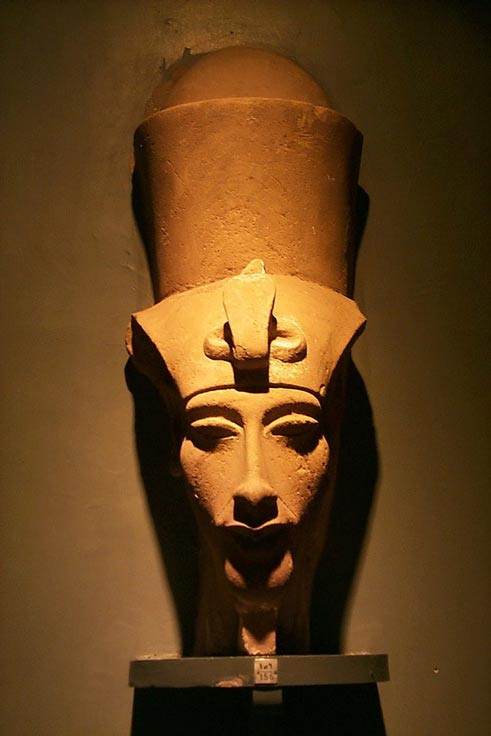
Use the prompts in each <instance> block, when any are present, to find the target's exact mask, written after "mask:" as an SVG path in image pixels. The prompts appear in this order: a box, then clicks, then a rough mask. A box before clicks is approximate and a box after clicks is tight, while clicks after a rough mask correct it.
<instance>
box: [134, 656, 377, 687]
mask: <svg viewBox="0 0 491 736" xmlns="http://www.w3.org/2000/svg"><path fill="white" fill-rule="evenodd" d="M388 679H389V668H388V657H387V655H386V654H301V655H291V656H290V655H278V656H268V657H252V656H250V657H183V658H180V659H179V658H164V659H161V658H157V657H153V656H149V657H144V658H142V659H136V660H134V661H133V662H131V663H130V685H131V686H132V687H136V688H145V687H165V688H172V687H179V688H188V687H248V688H265V687H266V688H271V687H272V688H281V687H299V686H303V685H354V684H361V683H368V682H385V681H387V680H388Z"/></svg>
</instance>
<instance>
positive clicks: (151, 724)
mask: <svg viewBox="0 0 491 736" xmlns="http://www.w3.org/2000/svg"><path fill="white" fill-rule="evenodd" d="M388 679H389V671H388V658H387V655H385V654H347V655H292V656H286V655H282V656H268V657H252V656H250V657H187V658H182V659H171V658H167V659H162V658H157V657H145V658H142V659H138V660H135V661H133V662H131V665H130V685H131V686H132V687H134V688H135V698H134V708H133V725H132V730H131V736H154V735H155V736H157V735H160V734H165V733H172V734H176V735H179V736H188V735H189V736H190V735H191V734H198V735H201V734H204V735H206V734H217V733H219V734H231V735H233V736H259V735H261V734H268V735H269V734H271V735H274V734H298V733H302V734H306V735H309V736H310V735H311V736H314V734H316V736H317V734H337V733H342V734H343V735H346V736H349V735H350V734H353V735H355V734H356V735H357V736H359V734H362V733H370V734H371V735H372V734H373V736H384V735H385V728H384V723H383V716H382V711H381V708H380V701H379V697H378V691H377V685H376V683H378V682H385V681H387V680H388Z"/></svg>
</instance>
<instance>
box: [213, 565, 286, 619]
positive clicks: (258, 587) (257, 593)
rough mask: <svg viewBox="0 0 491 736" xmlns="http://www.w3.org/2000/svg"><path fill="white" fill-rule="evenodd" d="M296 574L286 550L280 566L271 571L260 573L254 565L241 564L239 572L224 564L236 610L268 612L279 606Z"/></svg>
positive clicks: (258, 566) (261, 571) (258, 568)
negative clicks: (293, 575)
mask: <svg viewBox="0 0 491 736" xmlns="http://www.w3.org/2000/svg"><path fill="white" fill-rule="evenodd" d="M292 572H293V558H292V554H291V552H290V550H286V551H285V552H284V554H283V555H282V557H281V559H280V560H279V562H278V564H276V565H275V566H274V567H272V568H270V569H264V568H263V569H261V566H260V565H258V564H257V562H256V561H255V563H254V564H251V565H245V564H242V565H241V566H240V568H239V567H238V566H236V565H234V564H233V562H231V560H230V559H226V560H225V576H226V578H227V581H228V583H229V585H230V586H231V588H232V590H231V592H232V595H233V596H234V597H235V598H236V600H237V610H238V611H239V612H240V611H241V610H242V609H246V610H266V609H269V608H271V607H272V606H277V605H278V604H279V602H280V601H281V598H282V596H283V593H284V589H285V587H286V586H287V584H288V582H289V580H290V578H291V575H292Z"/></svg>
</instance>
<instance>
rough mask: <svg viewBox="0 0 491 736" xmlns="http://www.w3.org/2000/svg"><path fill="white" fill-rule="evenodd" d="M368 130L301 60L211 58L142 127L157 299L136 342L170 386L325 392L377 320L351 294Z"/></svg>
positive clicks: (139, 143) (244, 52)
mask: <svg viewBox="0 0 491 736" xmlns="http://www.w3.org/2000/svg"><path fill="white" fill-rule="evenodd" d="M361 142H362V137H361V134H360V133H359V132H358V131H357V129H356V128H355V126H354V125H353V124H352V123H351V122H350V121H349V120H347V119H346V118H345V117H343V116H342V115H340V114H339V113H337V112H335V111H333V110H331V109H330V108H329V107H328V104H327V100H326V98H325V96H324V93H323V92H322V90H321V89H320V88H319V87H318V85H317V84H316V83H315V82H314V81H313V80H312V78H311V77H310V76H309V75H307V74H306V73H305V72H304V71H303V70H301V69H300V68H299V67H298V66H297V65H296V64H294V63H293V62H292V61H290V60H288V59H286V58H284V57H282V56H279V55H277V54H274V53H272V52H270V51H264V50H260V49H249V48H243V47H235V48H230V49H224V50H222V51H218V52H214V53H210V54H208V55H206V56H204V57H201V58H200V60H199V61H197V62H196V63H195V64H194V65H193V66H191V67H190V68H189V69H188V70H187V71H186V72H185V73H184V74H183V75H182V76H181V77H180V78H179V79H178V80H177V82H176V83H175V85H174V86H173V87H172V88H171V90H170V92H169V93H168V96H167V100H166V106H165V108H164V109H162V110H160V111H159V112H157V113H155V114H153V115H151V116H150V117H149V118H147V119H146V120H145V121H144V122H143V123H142V124H141V125H140V127H139V128H138V130H137V132H136V135H135V161H136V176H137V179H138V183H139V187H140V190H141V194H142V198H143V200H144V202H145V203H146V224H147V237H148V239H149V244H150V250H151V253H152V271H153V277H154V285H155V291H156V296H157V299H158V301H157V303H156V304H155V305H154V306H153V307H150V308H149V309H145V310H143V311H141V312H137V313H136V314H134V315H133V317H132V320H131V324H130V329H129V332H128V341H127V345H128V351H129V353H130V355H131V356H132V359H133V361H134V363H135V364H136V366H137V367H138V368H139V370H141V371H142V372H143V373H145V374H146V375H148V376H149V378H150V379H151V380H152V381H153V382H154V383H155V384H156V385H157V387H158V388H159V389H160V390H161V391H162V392H163V393H164V394H165V393H166V392H167V391H168V389H169V386H170V385H172V387H173V389H174V390H177V392H178V394H179V396H180V398H181V399H182V400H183V401H184V402H186V401H188V400H189V399H190V398H191V397H192V396H195V395H196V394H199V393H203V392H205V391H210V390H213V389H217V388H236V389H239V390H248V389H249V390H267V389H268V388H269V387H282V386H285V387H295V388H300V389H303V390H306V391H309V392H311V393H313V394H315V395H317V396H319V398H322V397H323V396H324V395H325V393H326V390H327V386H328V384H329V380H330V377H331V375H332V373H333V371H334V369H335V367H336V365H337V363H338V362H339V360H340V358H341V356H342V355H343V353H344V352H345V351H346V349H347V348H348V347H349V346H350V344H351V343H352V342H353V340H354V339H355V338H356V336H357V335H358V334H359V333H360V331H361V330H362V328H363V326H364V323H365V319H364V317H363V315H362V314H361V313H360V311H359V309H358V307H357V306H356V304H355V303H354V302H353V301H352V300H351V299H349V298H348V297H347V293H348V285H349V283H350V264H351V259H350V251H351V220H352V209H353V202H354V196H355V193H356V185H357V177H358V167H359V159H360V153H361Z"/></svg>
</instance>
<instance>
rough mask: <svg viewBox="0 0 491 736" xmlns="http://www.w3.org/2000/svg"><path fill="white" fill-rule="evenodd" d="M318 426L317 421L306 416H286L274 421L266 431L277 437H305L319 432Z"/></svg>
mask: <svg viewBox="0 0 491 736" xmlns="http://www.w3.org/2000/svg"><path fill="white" fill-rule="evenodd" d="M319 430H320V425H319V422H318V421H317V419H315V418H314V417H310V416H308V415H307V414H288V415H287V416H284V417H280V418H279V419H275V421H274V422H271V424H270V425H269V427H268V431H269V432H270V433H271V434H272V435H275V436H279V437H292V438H294V437H298V438H301V437H305V436H310V435H312V434H315V433H317V432H319Z"/></svg>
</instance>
